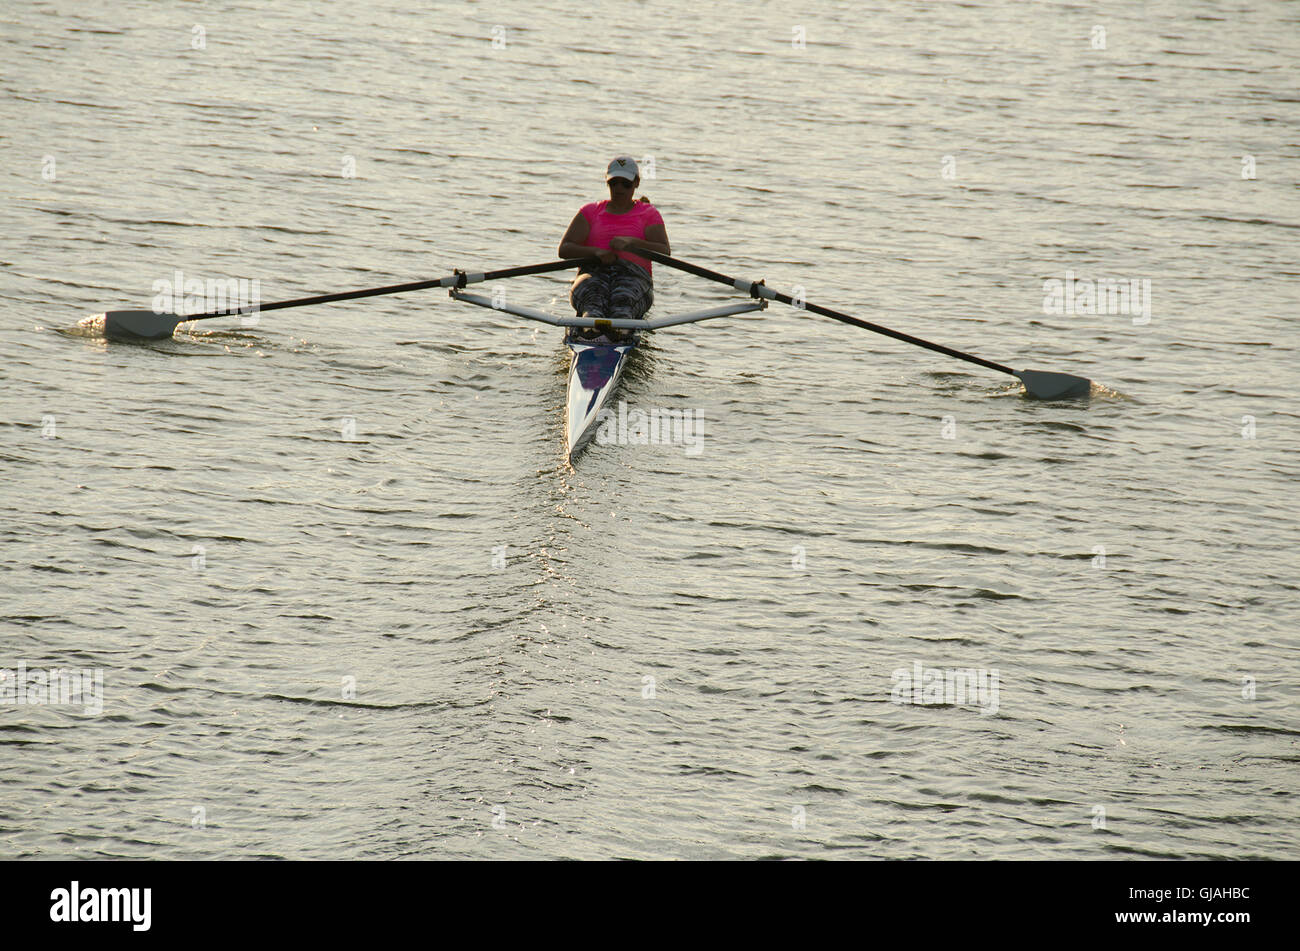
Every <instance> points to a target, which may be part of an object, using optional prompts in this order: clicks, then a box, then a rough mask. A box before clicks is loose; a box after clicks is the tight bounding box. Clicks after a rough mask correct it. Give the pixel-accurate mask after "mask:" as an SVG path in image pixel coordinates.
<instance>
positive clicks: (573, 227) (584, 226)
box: [558, 212, 598, 258]
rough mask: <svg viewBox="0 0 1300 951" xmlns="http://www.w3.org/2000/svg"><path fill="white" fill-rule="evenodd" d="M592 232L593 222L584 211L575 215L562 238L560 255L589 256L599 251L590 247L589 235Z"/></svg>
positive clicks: (564, 256) (568, 256)
mask: <svg viewBox="0 0 1300 951" xmlns="http://www.w3.org/2000/svg"><path fill="white" fill-rule="evenodd" d="M590 234H591V223H590V222H589V221H587V219H586V217H584V216H583V214H582V212H578V213H577V214H576V215H574V216H573V220H572V221H570V222H569V230H568V231H566V232H564V237H563V238H561V239H560V250H559V252H558V253H559V255H560V257H562V258H588V257H591V256H592V255H593V254H595V253H596V252H597V250H598V249H597V248H591V247H588V246H587V244H586V241H587V237H588V236H589V235H590Z"/></svg>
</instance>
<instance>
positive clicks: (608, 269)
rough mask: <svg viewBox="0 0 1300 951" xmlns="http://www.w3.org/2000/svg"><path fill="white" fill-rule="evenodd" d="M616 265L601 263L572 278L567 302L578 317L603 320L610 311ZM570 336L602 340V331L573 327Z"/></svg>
mask: <svg viewBox="0 0 1300 951" xmlns="http://www.w3.org/2000/svg"><path fill="white" fill-rule="evenodd" d="M616 270H617V268H616V266H613V265H603V266H601V267H598V268H596V269H595V270H594V271H585V272H583V273H581V274H579V275H578V276H577V277H575V278H574V279H573V285H572V286H571V287H570V288H569V303H570V304H572V305H573V310H574V312H575V313H577V314H578V316H580V317H589V318H591V319H593V320H605V319H606V318H607V317H608V316H609V312H610V289H611V287H612V284H613V278H614V273H615V271H616ZM570 336H571V337H576V338H577V339H579V340H603V339H605V334H604V332H603V331H600V330H596V329H595V328H574V329H573V331H572V333H571V334H570Z"/></svg>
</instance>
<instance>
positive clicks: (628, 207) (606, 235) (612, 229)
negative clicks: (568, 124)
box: [559, 156, 673, 339]
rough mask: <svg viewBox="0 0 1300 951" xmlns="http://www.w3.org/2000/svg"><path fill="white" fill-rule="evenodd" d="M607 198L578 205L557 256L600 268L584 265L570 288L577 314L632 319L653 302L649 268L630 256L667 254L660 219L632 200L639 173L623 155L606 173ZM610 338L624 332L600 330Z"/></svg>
mask: <svg viewBox="0 0 1300 951" xmlns="http://www.w3.org/2000/svg"><path fill="white" fill-rule="evenodd" d="M605 184H606V185H608V186H609V199H608V200H606V201H596V202H592V203H591V204H589V205H583V206H582V208H581V210H579V212H578V213H577V214H576V215H574V216H573V221H571V222H569V230H568V231H566V232H564V237H563V238H561V239H560V251H559V254H560V257H562V258H586V257H596V258H598V259H599V260H600V264H599V265H584V266H583V268H582V270H581V271H579V272H578V276H577V277H575V278H574V279H573V286H572V287H571V288H570V289H569V303H571V304H572V305H573V309H574V311H576V312H577V313H578V314H579V315H580V316H582V317H584V318H588V319H592V320H602V319H610V318H612V319H621V320H627V319H632V320H636V319H639V318H640V317H642V316H644V314H645V312H646V311H647V310H649V309H650V305H651V304H653V303H654V281H653V280H652V279H651V276H650V275H651V264H650V262H649V261H647V260H646V259H645V258H643V257H639V256H638V255H636V254H635V253H634V252H635V250H636V249H637V248H649V249H650V250H651V251H658V252H659V253H660V254H672V253H673V252H672V248H671V247H669V245H668V230H667V228H665V227H664V219H663V218H662V217H661V216H660V214H659V211H658V210H657V209H656V208H655V206H654V205H652V204H650V199H648V198H642V199H641V200H640V201H635V200H634V199H633V196H634V195H635V194H636V189H637V186H638V185H640V184H641V174H640V171H639V170H638V169H637V167H636V162H634V161H633V160H632V159H630V158H628V157H627V156H622V157H620V158H616V159H614V161H612V162H610V163H609V169H608V170H607V171H606V172H605ZM574 335H575V336H577V337H579V338H581V339H595V338H597V337H600V336H601V335H602V332H601V331H599V330H596V329H594V328H592V329H587V328H582V329H579V330H577V331H576V333H575V334H574ZM604 335H605V336H608V337H610V338H615V337H625V336H627V332H625V331H613V330H610V331H605V332H604Z"/></svg>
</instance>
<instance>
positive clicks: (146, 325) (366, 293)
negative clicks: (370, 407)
mask: <svg viewBox="0 0 1300 951" xmlns="http://www.w3.org/2000/svg"><path fill="white" fill-rule="evenodd" d="M595 262H596V259H595V258H567V259H565V260H563V261H548V262H547V263H545V264H526V265H524V266H523V267H511V268H506V269H505V270H502V271H488V272H486V273H483V274H467V273H465V272H463V271H457V272H456V273H455V274H451V275H449V276H447V277H440V278H437V279H435V280H431V281H412V282H411V283H409V284H389V285H388V286H387V287H371V288H366V289H364V290H359V291H343V292H342V293H339V294H321V295H319V296H317V297H299V298H298V299H297V300H284V301H279V302H277V303H273V304H250V305H248V306H246V307H238V308H235V309H233V310H214V311H209V312H208V313H205V314H185V315H183V316H182V315H180V314H169V313H162V314H157V313H154V312H153V311H152V310H110V311H106V312H105V313H103V314H95V315H94V316H92V317H88V318H87V320H88V321H96V322H97V321H98V320H99V319H100V318H103V321H104V336H106V337H127V338H130V337H144V338H145V339H146V340H158V339H160V338H162V337H170V336H171V335H172V332H173V331H174V330H175V329H176V325H177V324H181V323H185V322H186V321H190V320H208V319H209V318H211V317H237V316H239V315H241V314H250V313H260V312H262V311H265V310H280V309H281V308H284V307H306V306H307V305H308V304H328V303H330V302H331V301H340V300H355V299H357V298H358V297H377V296H379V295H380V294H402V293H405V292H406V291H421V290H424V289H425V288H429V287H464V286H465V285H467V284H477V283H480V282H482V281H497V280H502V279H503V278H507V277H522V276H524V275H525V274H544V273H545V272H547V271H562V270H565V269H566V268H573V267H581V266H582V265H583V264H587V263H595ZM85 322H86V321H82V323H85Z"/></svg>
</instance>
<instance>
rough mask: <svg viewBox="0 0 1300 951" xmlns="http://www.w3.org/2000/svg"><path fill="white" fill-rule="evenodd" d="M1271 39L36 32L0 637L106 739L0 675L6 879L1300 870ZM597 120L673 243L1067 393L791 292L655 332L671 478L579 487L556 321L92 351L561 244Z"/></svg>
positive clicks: (288, 14)
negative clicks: (929, 867)
mask: <svg viewBox="0 0 1300 951" xmlns="http://www.w3.org/2000/svg"><path fill="white" fill-rule="evenodd" d="M1298 25H1300V10H1298V9H1297V7H1296V6H1295V5H1294V4H1289V3H1284V2H1257V3H1253V4H1250V5H1248V6H1246V5H1231V4H1223V3H1211V2H1204V0H1202V2H1183V3H1173V2H1165V3H1151V4H1142V5H1133V4H1127V3H1102V4H1090V5H1087V6H1083V5H1075V4H1069V3H1051V2H1047V3H1034V4H1025V3H1015V2H989V3H960V4H959V3H915V2H903V3H888V4H879V5H872V4H854V3H847V2H843V3H815V4H811V5H805V6H804V7H802V8H800V11H799V12H797V13H792V12H791V10H790V8H788V7H785V6H782V5H776V4H773V5H755V4H742V3H720V4H713V5H708V6H699V5H689V4H684V3H679V2H675V0H674V2H664V3H655V4H637V5H632V4H607V5H603V6H602V5H599V4H596V5H593V4H592V3H590V2H585V3H575V2H554V3H542V4H536V3H529V4H493V5H480V4H471V5H467V6H460V5H455V4H436V3H435V4H428V3H421V4H402V3H396V2H393V0H378V2H373V3H367V4H341V5H332V6H331V7H330V8H329V10H328V11H325V10H324V9H323V8H320V7H318V6H316V5H309V4H299V3H289V2H275V3H260V2H259V3H251V2H245V3H231V4H219V3H212V4H205V5H201V6H200V5H192V4H179V3H145V2H138V3H117V4H107V3H105V4H93V3H79V4H63V3H46V4H39V3H36V4H30V5H21V6H17V5H11V6H10V8H8V9H7V11H6V12H5V13H4V24H3V31H2V32H0V63H3V70H2V71H0V77H3V83H4V96H3V98H2V99H0V117H2V119H0V158H2V159H3V162H0V183H2V184H0V194H3V202H4V209H5V220H6V227H5V228H4V234H5V238H4V241H3V246H2V247H3V252H2V253H3V264H4V267H3V270H2V271H0V297H3V301H4V312H5V315H6V317H5V319H4V320H3V322H0V339H2V340H3V343H4V352H5V356H6V359H5V361H4V366H3V370H0V373H3V376H4V383H3V389H2V390H0V393H2V394H3V403H2V404H0V408H2V409H3V412H2V413H0V426H2V427H3V433H4V441H3V448H2V450H0V452H2V455H0V472H2V473H3V483H4V488H3V489H0V506H3V509H2V510H3V516H4V521H3V544H2V545H0V572H2V574H0V578H2V579H3V581H2V583H3V600H2V601H0V625H2V626H0V638H2V640H0V644H2V645H3V650H2V652H0V667H5V668H10V669H14V670H16V665H17V664H18V663H20V662H22V663H25V664H26V665H27V667H28V668H33V669H39V670H49V669H51V668H86V669H90V670H92V671H98V672H100V673H101V674H102V677H103V709H102V712H100V713H99V714H98V715H93V714H87V713H85V712H84V711H83V708H81V707H76V706H74V705H59V706H51V705H45V706H40V705H22V706H17V705H8V706H4V705H0V744H3V746H4V749H5V753H4V756H3V759H4V762H5V767H4V768H3V769H2V770H0V782H2V784H3V785H2V787H0V854H3V855H9V856H41V857H77V856H85V857H98V856H105V857H108V856H113V857H177V858H180V857H205V858H217V857H221V858H226V857H254V856H282V857H291V858H309V857H310V858H324V857H362V858H375V857H382V858H394V857H406V856H419V857H487V858H524V857H579V858H589V857H607V856H620V857H623V856H625V857H640V858H665V857H680V858H712V857H758V856H792V857H850V858H875V857H929V858H966V857H981V858H1047V857H1055V858H1060V857H1068V858H1089V857H1102V858H1105V857H1126V856H1161V857H1164V856H1168V857H1186V858H1200V857H1213V858H1250V857H1269V858H1296V857H1298V850H1297V843H1298V841H1300V840H1298V837H1297V833H1296V828H1297V826H1296V821H1295V820H1296V818H1297V806H1296V799H1295V796H1296V792H1297V770H1296V762H1297V758H1298V751H1297V738H1298V737H1300V721H1298V720H1297V717H1296V713H1295V710H1296V699H1297V691H1296V683H1297V674H1298V672H1300V671H1298V667H1300V665H1298V664H1297V660H1296V656H1297V655H1296V647H1297V637H1296V630H1297V620H1298V619H1300V611H1297V608H1296V603H1295V602H1296V595H1297V584H1296V568H1297V557H1296V551H1297V548H1298V547H1300V538H1298V537H1297V535H1298V533H1297V531H1296V528H1295V524H1294V522H1295V520H1294V512H1295V501H1294V500H1295V485H1296V478H1297V475H1298V474H1300V436H1297V421H1298V420H1300V409H1298V407H1297V403H1296V399H1295V396H1294V391H1295V389H1296V383H1297V375H1298V374H1297V366H1298V365H1300V364H1298V360H1297V356H1298V355H1297V346H1296V341H1297V334H1296V329H1297V319H1296V302H1297V293H1296V276H1297V268H1296V253H1295V251H1296V247H1297V244H1296V241H1297V237H1298V235H1297V228H1298V227H1300V202H1297V199H1296V184H1295V183H1296V181H1297V171H1298V169H1300V144H1297V140H1296V133H1295V129H1296V127H1297V125H1296V123H1297V118H1300V108H1298V106H1300V96H1297V94H1296V89H1297V88H1300V85H1298V84H1297V69H1296V66H1295V64H1296V61H1297V60H1296V56H1297V52H1300V50H1298V48H1297V42H1296V37H1297V36H1300V32H1298V31H1297V26H1298ZM1098 28H1100V29H1101V32H1098ZM494 41H495V43H494ZM196 47H199V48H196ZM623 152H626V153H630V154H633V155H635V156H638V157H641V158H646V157H653V160H654V161H653V164H654V171H655V174H654V177H653V178H650V176H649V175H648V174H647V175H645V176H643V177H644V178H645V179H646V180H645V182H644V187H643V191H644V193H646V194H648V195H649V196H651V198H652V199H653V200H654V201H655V203H656V204H657V205H658V207H659V208H660V209H661V211H662V212H663V214H664V217H665V219H666V221H667V224H668V230H669V234H670V237H671V238H672V241H673V246H674V251H675V253H676V254H678V255H679V256H681V257H683V258H686V259H688V260H694V261H698V262H700V263H703V264H706V265H709V266H712V267H715V268H717V269H720V270H723V271H726V272H727V273H732V274H736V275H739V276H746V277H751V278H759V277H763V278H765V279H766V280H767V281H768V282H769V283H771V284H772V285H774V286H777V287H779V288H781V289H782V290H789V289H790V288H792V287H793V286H795V285H799V286H801V287H802V288H804V292H805V293H806V296H807V299H809V300H811V301H814V302H817V303H821V304H824V305H826V306H830V307H835V308H838V309H841V310H845V311H848V312H850V313H854V314H857V315H859V316H861V317H863V318H864V319H867V320H874V321H876V322H879V323H882V324H885V325H886V326H890V327H893V328H896V329H899V330H903V331H906V332H909V333H913V334H917V335H920V336H922V337H926V338H929V339H933V340H937V341H940V342H942V343H945V344H947V345H949V346H952V347H956V348H959V349H962V350H968V351H972V352H974V353H977V354H979V355H981V356H983V357H986V358H988V359H992V360H995V361H999V362H1005V363H1010V364H1012V365H1014V366H1016V367H1017V368H1019V367H1023V366H1032V367H1037V368H1040V369H1049V370H1060V371H1064V372H1070V373H1077V374H1082V375H1085V376H1088V377H1090V378H1092V379H1093V380H1095V381H1096V382H1097V383H1098V384H1100V385H1099V386H1098V387H1097V388H1096V389H1095V391H1094V394H1093V397H1092V398H1091V399H1089V400H1085V401H1075V402H1069V403H1038V402H1032V401H1028V400H1026V399H1024V398H1023V397H1022V396H1021V395H1020V394H1019V388H1018V384H1016V382H1015V381H1014V380H1013V379H1011V378H1009V377H1003V376H1001V375H999V374H997V373H994V372H991V371H985V370H983V369H980V368H978V367H974V366H969V365H967V364H964V363H960V362H957V361H955V360H950V359H948V358H945V357H943V356H940V355H938V354H933V353H929V352H927V351H924V350H919V349H915V348H912V347H908V346H905V345H903V344H900V343H896V342H895V341H892V340H888V339H886V338H884V337H878V336H874V335H871V334H868V333H866V332H864V331H861V330H858V329H854V328H851V327H846V326H842V325H840V324H836V323H833V322H831V321H827V320H823V319H821V318H818V317H814V316H812V315H809V314H802V313H799V312H797V311H795V310H792V309H789V308H785V307H782V306H779V305H775V306H773V308H771V309H770V310H768V311H767V312H765V313H764V314H762V315H761V316H753V317H745V318H737V319H731V320H725V321H714V322H709V323H702V324H698V325H693V326H689V327H685V328H676V329H671V330H665V331H661V332H659V333H658V334H656V335H655V338H654V340H653V341H652V342H651V343H650V344H649V345H648V346H646V347H645V348H643V352H641V353H639V354H638V355H637V357H636V359H635V362H634V364H633V366H632V367H631V370H630V372H629V374H628V376H627V378H626V380H625V385H624V387H623V391H622V396H623V398H624V399H625V400H626V401H627V402H628V403H629V404H630V406H632V407H633V408H644V409H649V408H679V409H693V410H697V411H699V412H701V413H702V414H703V415H704V418H705V421H706V422H705V427H706V428H705V441H704V444H703V450H702V451H701V452H700V453H699V454H698V455H689V454H687V453H686V452H685V451H684V450H683V449H682V447H675V446H638V445H597V446H593V447H592V448H591V450H590V451H589V452H587V454H586V455H585V456H583V457H581V458H580V459H579V460H578V462H577V464H576V466H575V467H573V468H570V467H569V466H568V464H567V463H566V462H565V460H564V454H563V445H562V443H563V423H562V417H563V406H564V379H565V372H566V363H565V356H564V351H563V348H562V347H561V346H560V343H559V339H558V335H557V334H556V333H555V332H554V331H552V330H551V329H549V328H541V327H540V325H532V324H525V323H524V322H522V321H516V320H514V319H513V318H510V317H508V316H507V315H505V314H498V313H492V312H489V311H484V310H478V309H475V308H470V307H466V306H464V305H461V304H456V303H454V302H451V301H448V300H447V299H446V298H445V296H443V295H442V294H441V293H438V292H423V293H418V294H411V295H406V296H395V297H378V298H373V299H370V300H365V301H354V302H349V303H345V304H334V305H329V306H319V307H311V308H304V309H296V310H284V311H278V312H275V313H267V314H264V315H262V317H261V319H260V322H259V323H258V324H257V325H256V326H253V327H241V326H240V325H239V322H238V321H236V320H227V321H209V322H204V323H196V324H191V325H188V326H187V327H186V328H183V329H182V331H181V332H180V333H178V334H177V335H176V337H175V338H174V339H172V340H168V341H164V342H160V343H153V344H142V345H130V344H120V343H108V342H105V341H104V340H102V339H98V338H95V337H93V336H86V335H84V334H77V333H76V332H75V325H76V323H77V321H78V320H79V319H80V318H81V317H82V316H84V315H85V314H87V313H91V312H93V311H101V310H104V309H105V308H118V307H147V306H149V304H150V300H151V298H152V295H153V290H152V285H153V282H154V281H157V280H160V279H168V278H170V277H171V276H172V275H173V272H174V271H175V270H176V269H181V270H182V271H183V272H184V273H185V274H186V275H192V276H200V277H223V278H224V277H245V278H257V279H258V280H259V282H260V290H261V295H262V298H263V299H264V300H267V301H275V300H283V299H288V298H292V297H298V296H303V295H307V294H315V293H327V292H331V291H336V290H344V289H350V288H356V287H368V286H374V285H380V284H387V283H394V282H398V281H409V280H418V279H422V278H428V277H437V276H441V275H443V274H446V273H448V272H449V271H450V270H451V269H452V268H455V267H469V268H480V269H481V268H486V267H497V266H502V267H504V266H509V265H514V264H522V263H532V262H536V261H545V260H549V259H550V258H551V257H553V255H554V250H555V246H556V244H557V243H558V240H559V236H560V234H561V233H562V232H563V230H564V227H565V225H566V224H567V223H568V221H569V219H570V218H571V217H572V215H573V213H574V212H575V211H576V209H577V207H578V206H579V205H580V204H582V203H583V202H586V201H590V200H594V199H596V198H598V197H600V195H601V192H602V191H603V189H602V188H601V172H602V170H603V163H604V162H606V161H608V159H609V157H611V156H612V155H615V154H618V153H623ZM1251 174H1253V175H1254V177H1253V178H1252V177H1249V176H1250V175H1251ZM1067 271H1072V272H1074V273H1075V274H1076V275H1078V276H1081V277H1089V278H1103V277H1114V278H1120V279H1124V280H1126V281H1128V280H1136V281H1139V282H1141V281H1150V301H1151V311H1150V318H1149V320H1148V319H1146V318H1145V317H1142V316H1138V317H1136V318H1134V317H1131V316H1127V315H1118V314H1109V315H1089V314H1059V315H1058V314H1045V313H1044V306H1043V297H1044V282H1045V281H1050V280H1052V279H1063V278H1064V277H1065V276H1066V272H1067ZM656 277H657V291H656V293H657V306H656V312H657V313H663V314H666V313H674V312H677V311H680V310H682V309H684V308H695V307H700V306H707V305H708V304H709V303H711V302H714V301H717V300H720V299H726V298H727V296H728V295H727V291H726V289H725V288H722V287H720V286H718V285H715V284H707V283H704V282H701V281H699V280H697V279H695V278H692V277H688V276H686V275H683V274H679V273H674V272H670V271H667V270H666V269H663V268H658V269H657V270H656ZM565 287H566V285H565V279H564V277H563V276H554V275H549V276H541V277H533V278H528V279H523V280H520V281H517V282H513V283H511V284H510V285H509V288H508V292H509V293H510V294H512V295H514V298H513V299H515V300H517V301H519V302H522V303H526V304H529V305H531V306H536V307H544V308H549V309H551V310H552V311H554V312H556V313H560V312H562V311H563V310H564V308H565V302H564V292H565ZM539 328H540V329H539ZM347 420H351V421H352V422H351V423H348V422H346V421H347ZM916 665H920V666H919V668H918V667H917V666H916ZM918 669H919V670H920V671H921V676H922V678H923V679H924V677H925V676H927V672H931V671H937V672H938V676H940V677H942V676H943V675H944V673H945V672H951V671H953V670H955V669H975V670H980V671H984V672H985V677H986V678H987V679H986V680H985V681H983V682H984V684H985V685H986V687H988V692H986V693H985V694H983V695H980V697H979V698H978V701H977V702H972V701H971V698H969V697H967V698H964V700H965V702H958V698H953V699H954V702H952V703H942V704H934V703H900V702H895V700H896V699H922V700H924V699H927V698H926V696H925V695H924V694H922V695H921V696H920V697H912V696H911V695H910V694H908V693H899V694H897V695H896V690H895V688H896V687H898V688H900V689H901V685H902V680H901V677H902V676H904V675H906V676H908V677H910V676H911V675H912V673H913V672H915V671H917V670H918ZM993 674H996V678H997V679H996V690H994V681H992V679H991V677H992V675H993ZM929 699H934V698H929Z"/></svg>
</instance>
